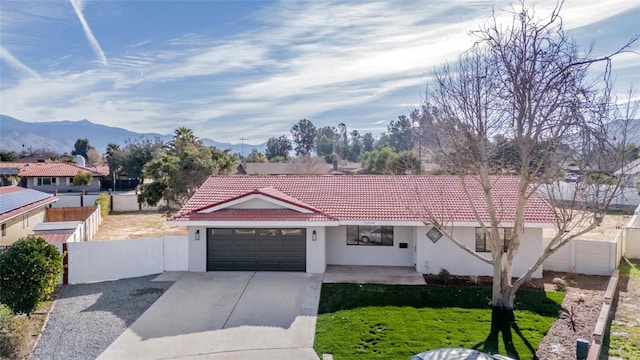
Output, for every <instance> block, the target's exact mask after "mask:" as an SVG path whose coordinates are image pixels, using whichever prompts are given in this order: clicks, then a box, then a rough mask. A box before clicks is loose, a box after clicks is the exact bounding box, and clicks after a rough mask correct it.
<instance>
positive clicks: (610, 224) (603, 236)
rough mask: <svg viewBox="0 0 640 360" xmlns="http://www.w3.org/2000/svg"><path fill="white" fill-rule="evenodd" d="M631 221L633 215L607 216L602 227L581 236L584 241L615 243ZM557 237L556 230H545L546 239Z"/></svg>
mask: <svg viewBox="0 0 640 360" xmlns="http://www.w3.org/2000/svg"><path fill="white" fill-rule="evenodd" d="M629 220H631V215H627V214H607V215H605V216H604V218H603V219H602V223H601V224H600V226H598V227H596V228H595V229H593V230H591V231H589V232H588V233H586V234H583V235H581V236H580V239H584V240H599V241H613V240H614V239H615V238H616V236H617V235H618V233H619V232H620V229H622V228H624V227H625V225H627V223H628V222H629ZM554 235H555V229H551V228H545V229H544V237H545V238H551V237H553V236H554Z"/></svg>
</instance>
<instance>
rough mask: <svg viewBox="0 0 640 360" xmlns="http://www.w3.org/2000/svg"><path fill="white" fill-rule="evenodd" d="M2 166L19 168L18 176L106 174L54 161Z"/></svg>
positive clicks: (1, 163)
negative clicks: (79, 173)
mask: <svg viewBox="0 0 640 360" xmlns="http://www.w3.org/2000/svg"><path fill="white" fill-rule="evenodd" d="M0 168H18V169H19V173H18V176H21V177H22V176H26V177H30V176H68V177H72V176H76V175H77V174H78V172H83V173H90V174H91V175H93V176H96V177H100V176H103V175H104V174H102V173H100V172H98V171H95V170H93V169H91V168H84V167H82V166H80V165H76V164H72V163H64V162H53V163H9V162H0Z"/></svg>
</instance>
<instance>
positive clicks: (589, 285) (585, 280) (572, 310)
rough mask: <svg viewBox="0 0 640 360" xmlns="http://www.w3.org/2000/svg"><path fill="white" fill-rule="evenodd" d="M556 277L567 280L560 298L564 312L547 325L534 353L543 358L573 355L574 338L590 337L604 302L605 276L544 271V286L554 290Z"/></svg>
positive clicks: (606, 283)
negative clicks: (548, 326)
mask: <svg viewBox="0 0 640 360" xmlns="http://www.w3.org/2000/svg"><path fill="white" fill-rule="evenodd" d="M556 278H558V279H563V280H564V281H565V282H566V284H567V287H566V295H565V298H564V301H563V302H562V308H563V309H564V311H565V312H564V316H559V317H558V319H557V320H556V321H555V322H554V323H553V325H551V328H550V329H549V332H548V333H547V335H545V337H544V338H543V339H542V341H541V342H540V345H539V346H538V350H537V351H536V355H537V356H538V358H539V359H545V360H562V359H575V358H576V343H577V340H578V339H585V340H588V341H589V342H591V340H593V337H592V333H593V330H594V329H595V327H596V322H597V321H598V316H599V315H600V309H601V308H602V304H603V303H604V293H605V291H606V289H607V285H608V284H609V277H607V276H587V275H579V274H567V273H556V272H551V271H545V273H544V287H545V290H552V291H556V290H557V288H556V285H554V282H553V279H556ZM559 315H560V314H559ZM571 319H573V323H572V321H571Z"/></svg>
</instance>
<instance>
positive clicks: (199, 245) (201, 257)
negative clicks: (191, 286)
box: [187, 226, 207, 271]
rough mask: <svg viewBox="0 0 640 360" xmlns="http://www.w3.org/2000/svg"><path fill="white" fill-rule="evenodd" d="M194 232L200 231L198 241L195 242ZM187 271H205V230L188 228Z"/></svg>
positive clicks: (202, 228) (203, 228)
mask: <svg viewBox="0 0 640 360" xmlns="http://www.w3.org/2000/svg"><path fill="white" fill-rule="evenodd" d="M196 230H200V240H196V235H195V234H196ZM187 243H188V244H189V245H188V246H189V253H188V258H189V271H207V228H205V227H194V226H190V227H189V239H188V240H187Z"/></svg>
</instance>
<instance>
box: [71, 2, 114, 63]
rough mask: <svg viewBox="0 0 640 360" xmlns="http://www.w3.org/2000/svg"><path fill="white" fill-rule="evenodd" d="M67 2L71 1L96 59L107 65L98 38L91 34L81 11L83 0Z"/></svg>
mask: <svg viewBox="0 0 640 360" xmlns="http://www.w3.org/2000/svg"><path fill="white" fill-rule="evenodd" d="M69 2H70V3H71V6H73V11H75V13H76V16H78V20H80V24H82V30H83V31H84V34H85V36H86V37H87V40H88V41H89V45H90V46H91V48H92V49H93V52H94V53H95V54H96V56H97V57H98V60H100V62H101V63H102V64H103V65H108V62H107V57H106V55H105V54H104V51H102V48H101V47H100V44H99V43H98V40H97V39H96V37H95V36H94V35H93V31H92V30H91V28H90V27H89V24H88V23H87V20H86V19H85V18H84V14H83V13H82V9H83V8H84V3H85V2H84V0H69Z"/></svg>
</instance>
